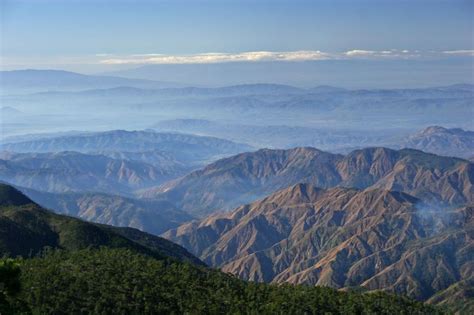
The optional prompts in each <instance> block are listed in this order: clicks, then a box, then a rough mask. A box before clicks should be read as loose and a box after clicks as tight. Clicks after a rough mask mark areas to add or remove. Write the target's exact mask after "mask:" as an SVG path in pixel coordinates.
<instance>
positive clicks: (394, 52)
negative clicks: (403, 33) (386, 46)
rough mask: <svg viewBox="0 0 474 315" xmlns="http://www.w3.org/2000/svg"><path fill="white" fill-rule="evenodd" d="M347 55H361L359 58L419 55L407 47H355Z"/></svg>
mask: <svg viewBox="0 0 474 315" xmlns="http://www.w3.org/2000/svg"><path fill="white" fill-rule="evenodd" d="M343 55H345V56H346V57H359V58H361V57H362V58H369V57H372V58H378V57H383V58H385V57H391V58H407V57H408V58H410V57H417V55H412V54H410V51H409V50H407V49H403V50H398V49H391V50H362V49H354V50H349V51H346V52H345V53H343Z"/></svg>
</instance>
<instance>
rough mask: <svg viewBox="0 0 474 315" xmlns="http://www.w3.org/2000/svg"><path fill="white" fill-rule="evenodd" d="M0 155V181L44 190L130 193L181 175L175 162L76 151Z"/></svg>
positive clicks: (182, 172)
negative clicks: (156, 163) (159, 164)
mask: <svg viewBox="0 0 474 315" xmlns="http://www.w3.org/2000/svg"><path fill="white" fill-rule="evenodd" d="M0 157H1V158H2V159H0V180H4V181H8V182H9V183H11V184H15V185H18V186H23V187H27V188H32V189H36V190H42V191H47V192H67V191H89V192H90V191H99V192H109V193H113V192H115V193H117V194H124V195H131V192H132V191H133V190H137V189H140V188H145V187H150V186H153V185H156V183H159V182H162V183H163V182H165V181H167V180H170V179H173V178H176V177H179V176H181V175H183V174H184V173H185V171H186V168H184V167H182V166H179V165H164V166H163V167H157V166H153V165H150V164H146V163H143V162H138V161H133V160H125V159H113V158H110V157H107V156H103V155H90V154H84V153H78V152H69V151H66V152H55V153H11V152H3V153H2V154H1V155H0Z"/></svg>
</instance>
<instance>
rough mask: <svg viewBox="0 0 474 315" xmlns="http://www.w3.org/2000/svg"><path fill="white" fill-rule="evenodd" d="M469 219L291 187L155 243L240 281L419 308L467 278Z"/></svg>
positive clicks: (458, 212)
mask: <svg viewBox="0 0 474 315" xmlns="http://www.w3.org/2000/svg"><path fill="white" fill-rule="evenodd" d="M473 209H474V208H473V207H463V208H458V209H454V208H452V209H442V208H435V207H433V206H427V205H425V204H423V203H422V202H421V201H420V200H419V199H417V198H415V197H412V196H410V195H407V194H405V193H401V192H393V191H386V190H381V189H366V190H363V191H359V190H356V189H349V188H331V189H327V190H324V189H320V188H316V187H314V186H312V185H308V184H298V185H296V186H292V187H290V188H287V189H284V190H281V191H278V192H276V193H274V194H272V195H270V196H268V197H267V198H265V199H262V200H260V201H257V202H254V203H252V204H249V205H245V206H241V207H239V208H237V209H235V210H233V211H232V212H229V213H224V214H217V215H213V216H210V217H208V218H206V219H203V220H202V221H195V222H191V223H188V224H184V225H182V226H181V227H179V228H177V229H174V230H170V231H168V232H167V233H165V234H164V236H165V237H166V238H168V239H170V240H172V241H174V242H176V243H178V244H180V245H182V246H184V247H185V248H187V249H188V250H190V251H191V252H193V253H194V254H196V255H197V256H198V257H200V258H201V259H202V260H204V261H205V262H207V263H209V264H211V265H213V266H216V267H220V268H221V269H222V270H223V271H226V272H231V273H233V274H236V275H237V276H239V277H242V278H244V279H249V280H255V281H273V282H290V283H306V284H312V285H316V284H317V285H327V286H331V287H336V288H344V287H353V286H362V287H365V288H367V289H370V290H375V289H385V290H389V291H395V292H403V293H405V294H408V295H410V296H412V297H415V298H418V299H428V298H430V297H431V296H433V295H434V294H435V293H436V292H438V291H441V290H445V289H447V288H448V287H449V286H450V285H452V284H454V283H456V282H458V281H460V280H461V279H463V280H465V279H467V278H470V277H472V275H473V272H472V271H473V268H474V257H473V254H472V253H473V252H474V251H473V248H474V242H473V238H474V220H473Z"/></svg>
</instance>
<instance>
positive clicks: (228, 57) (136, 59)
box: [96, 49, 474, 65]
mask: <svg viewBox="0 0 474 315" xmlns="http://www.w3.org/2000/svg"><path fill="white" fill-rule="evenodd" d="M449 55H451V56H474V50H452V51H442V52H433V51H431V52H425V53H421V52H420V51H417V50H415V51H409V50H406V49H404V50H398V49H391V50H362V49H353V50H349V51H345V52H342V53H327V52H322V51H319V50H299V51H287V52H272V51H251V52H242V53H205V54H194V55H164V54H135V55H128V56H118V55H110V54H97V55H96V56H97V57H99V58H101V59H100V61H99V62H100V63H101V64H108V65H121V64H210V63H223V62H258V61H316V60H340V59H414V58H422V57H430V58H433V57H443V56H444V57H446V56H449Z"/></svg>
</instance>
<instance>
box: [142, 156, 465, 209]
mask: <svg viewBox="0 0 474 315" xmlns="http://www.w3.org/2000/svg"><path fill="white" fill-rule="evenodd" d="M296 183H309V184H313V185H316V186H318V187H323V188H329V187H334V186H342V187H356V188H367V187H371V186H373V187H377V188H382V189H388V190H396V191H402V192H406V193H409V194H411V195H414V196H416V197H419V198H422V199H423V200H426V201H434V202H442V203H446V204H452V205H458V204H464V203H466V202H474V188H473V183H474V165H473V164H472V163H470V162H469V161H466V160H462V159H458V158H451V157H443V156H437V155H434V154H429V153H424V152H421V151H417V150H413V149H404V150H399V151H396V150H391V149H386V148H367V149H363V150H356V151H353V152H351V153H349V154H348V155H346V156H342V155H338V154H331V153H327V152H323V151H319V150H316V149H314V148H296V149H290V150H268V149H264V150H259V151H256V152H250V153H243V154H239V155H236V156H233V157H230V158H227V159H223V160H219V161H217V162H215V163H213V164H210V165H208V166H207V167H206V168H204V169H202V170H198V171H195V172H192V173H190V174H189V175H187V176H185V177H183V178H181V179H178V180H176V181H174V182H171V183H167V184H165V185H163V186H161V187H158V188H157V189H151V190H148V191H146V192H145V193H144V194H143V195H142V196H144V197H150V198H157V197H159V198H166V199H168V200H169V201H171V202H173V203H175V204H176V205H177V206H178V207H179V208H181V209H183V210H184V211H187V212H189V213H190V214H192V215H197V216H204V215H206V214H209V213H212V212H214V211H216V210H230V209H231V208H232V207H236V206H237V205H239V204H244V203H246V202H252V201H254V200H257V199H259V198H263V197H264V196H266V195H268V194H270V193H272V192H275V191H277V190H278V189H282V188H284V187H288V186H290V185H294V184H296Z"/></svg>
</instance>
